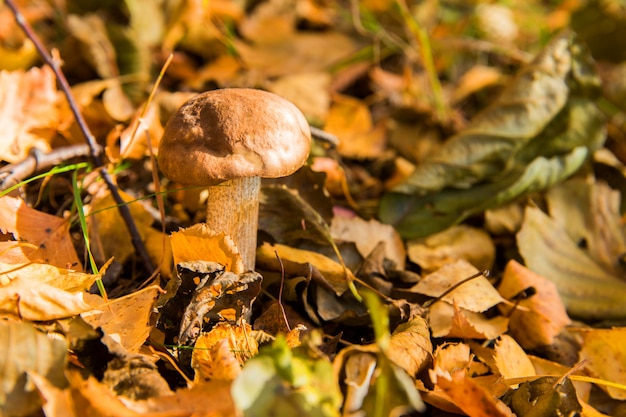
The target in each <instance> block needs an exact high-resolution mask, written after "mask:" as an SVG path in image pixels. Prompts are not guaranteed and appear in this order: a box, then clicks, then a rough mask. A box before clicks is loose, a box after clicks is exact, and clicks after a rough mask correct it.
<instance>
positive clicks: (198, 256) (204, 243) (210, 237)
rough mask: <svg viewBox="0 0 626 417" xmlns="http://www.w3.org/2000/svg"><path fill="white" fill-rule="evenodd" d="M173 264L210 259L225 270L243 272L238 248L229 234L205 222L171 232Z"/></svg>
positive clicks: (236, 272)
mask: <svg viewBox="0 0 626 417" xmlns="http://www.w3.org/2000/svg"><path fill="white" fill-rule="evenodd" d="M170 239H171V244H172V252H173V254H174V264H176V265H178V264H179V263H181V262H188V261H211V262H217V263H219V264H221V265H224V267H225V268H226V270H227V271H231V272H234V273H235V274H241V273H243V272H244V267H243V262H242V260H241V255H239V250H238V249H237V248H236V246H235V244H234V243H233V241H232V239H231V238H230V236H227V235H226V234H225V233H224V232H220V233H217V232H214V231H213V230H211V229H210V228H209V227H208V226H207V225H206V224H204V223H199V224H196V225H193V226H191V227H188V228H186V229H181V230H179V231H178V232H174V233H172V235H171V237H170Z"/></svg>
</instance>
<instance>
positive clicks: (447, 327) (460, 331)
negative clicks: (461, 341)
mask: <svg viewBox="0 0 626 417" xmlns="http://www.w3.org/2000/svg"><path fill="white" fill-rule="evenodd" d="M508 323H509V320H508V319H507V318H506V317H502V316H496V317H492V318H487V317H485V316H484V315H483V314H482V313H476V312H473V311H470V310H466V309H463V308H460V307H459V306H458V305H457V304H456V303H455V304H454V305H450V304H448V303H446V302H444V301H439V302H436V303H434V304H433V305H431V306H430V329H431V332H432V336H433V337H461V338H465V339H495V338H496V337H498V336H500V335H502V334H503V333H505V332H506V330H507V327H508Z"/></svg>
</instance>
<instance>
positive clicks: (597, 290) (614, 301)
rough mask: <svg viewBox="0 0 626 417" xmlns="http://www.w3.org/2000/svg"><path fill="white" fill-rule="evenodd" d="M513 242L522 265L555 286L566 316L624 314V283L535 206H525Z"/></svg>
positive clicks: (599, 317) (614, 316) (606, 317)
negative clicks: (517, 249)
mask: <svg viewBox="0 0 626 417" xmlns="http://www.w3.org/2000/svg"><path fill="white" fill-rule="evenodd" d="M517 245H518V247H519V251H520V253H521V255H522V257H523V258H524V261H525V263H526V266H527V267H528V268H529V269H530V270H531V271H533V272H535V273H537V274H539V275H541V276H543V277H545V278H547V279H549V280H550V281H552V282H554V284H555V285H556V287H557V289H558V291H559V294H560V296H561V299H562V300H563V303H564V304H565V307H566V308H567V311H568V313H569V314H570V316H573V317H577V318H581V319H590V320H611V319H623V318H625V317H626V304H624V300H625V299H626V283H625V282H624V281H622V280H620V279H618V278H616V277H615V276H613V275H611V274H610V273H609V272H607V271H606V270H604V269H603V268H602V267H601V266H600V265H598V264H597V263H596V262H595V261H594V260H593V259H592V258H591V257H590V256H589V254H588V253H587V252H585V251H584V250H583V249H581V248H580V247H579V246H578V245H577V244H576V242H574V241H573V240H572V238H571V237H570V236H569V235H568V234H567V232H566V231H565V230H564V229H563V228H561V227H559V225H558V223H557V222H556V221H555V220H553V219H552V218H550V217H549V216H548V215H547V214H545V213H543V212H542V211H541V210H540V209H538V208H536V207H527V208H526V211H525V213H524V223H523V225H522V228H521V230H520V231H519V233H518V234H517Z"/></svg>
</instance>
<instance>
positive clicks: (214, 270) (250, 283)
mask: <svg viewBox="0 0 626 417" xmlns="http://www.w3.org/2000/svg"><path fill="white" fill-rule="evenodd" d="M177 268H178V270H179V275H180V274H181V273H183V272H184V273H187V274H189V275H190V277H191V278H192V279H193V280H194V281H197V286H196V288H195V289H194V291H193V294H192V296H191V300H190V301H189V305H187V306H186V308H185V312H184V314H183V316H182V320H181V322H180V332H179V336H178V339H179V340H178V341H179V343H180V344H186V343H191V342H193V341H194V340H196V338H197V337H198V335H199V333H200V332H201V331H202V329H203V328H204V326H205V324H206V322H208V321H210V320H213V321H214V322H215V321H218V320H223V319H226V320H229V321H235V320H240V319H241V318H242V317H248V316H249V314H250V313H249V312H250V309H251V306H252V302H253V301H254V299H255V298H256V297H257V295H258V294H259V292H260V291H261V282H262V280H263V277H261V275H260V274H258V273H257V272H254V271H247V272H244V273H241V274H235V273H234V272H231V271H226V270H225V269H224V267H223V266H222V265H220V264H218V263H215V262H203V261H196V262H182V263H180V264H178V265H177Z"/></svg>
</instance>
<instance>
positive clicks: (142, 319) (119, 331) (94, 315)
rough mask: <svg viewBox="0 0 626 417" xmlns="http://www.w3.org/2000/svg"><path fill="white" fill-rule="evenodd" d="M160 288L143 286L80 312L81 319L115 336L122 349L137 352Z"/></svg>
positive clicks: (149, 327)
mask: <svg viewBox="0 0 626 417" xmlns="http://www.w3.org/2000/svg"><path fill="white" fill-rule="evenodd" d="M161 291H162V290H161V289H160V288H159V287H158V286H156V285H153V286H150V287H146V288H144V289H142V290H140V291H136V292H134V293H132V294H129V295H126V296H124V297H120V298H116V299H114V300H111V301H110V302H108V303H106V304H103V305H102V306H100V307H99V309H98V310H93V311H90V312H88V313H85V314H83V319H84V320H85V321H86V322H87V323H89V324H91V325H92V326H93V327H94V328H97V327H101V328H102V329H103V330H104V332H105V333H107V334H109V335H113V334H115V335H118V336H119V341H120V344H121V345H122V346H124V347H125V348H126V350H128V351H129V352H133V353H137V352H138V351H139V348H140V347H141V345H142V344H143V343H144V342H145V341H146V339H147V337H148V335H149V334H150V331H151V330H152V325H151V323H150V317H151V315H152V309H153V307H154V303H155V302H156V298H157V296H158V295H159V293H160V292H161Z"/></svg>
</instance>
